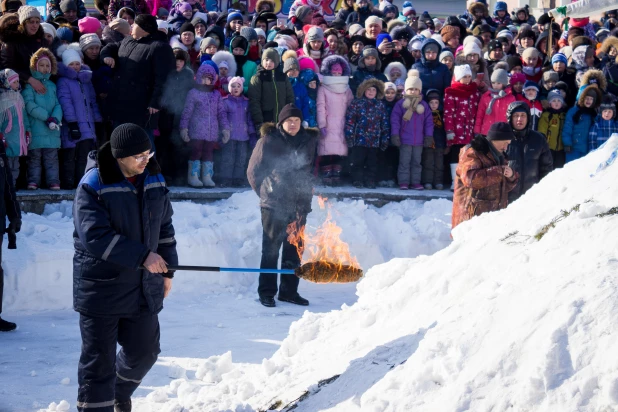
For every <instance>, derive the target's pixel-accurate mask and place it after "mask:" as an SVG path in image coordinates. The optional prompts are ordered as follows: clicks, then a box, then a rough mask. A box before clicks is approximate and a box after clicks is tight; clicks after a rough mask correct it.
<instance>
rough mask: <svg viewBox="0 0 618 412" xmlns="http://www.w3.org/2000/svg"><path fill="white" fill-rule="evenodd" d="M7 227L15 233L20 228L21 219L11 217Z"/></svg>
mask: <svg viewBox="0 0 618 412" xmlns="http://www.w3.org/2000/svg"><path fill="white" fill-rule="evenodd" d="M9 229H12V230H13V231H14V232H15V233H19V232H20V230H21V219H13V220H12V221H11V222H10V223H9Z"/></svg>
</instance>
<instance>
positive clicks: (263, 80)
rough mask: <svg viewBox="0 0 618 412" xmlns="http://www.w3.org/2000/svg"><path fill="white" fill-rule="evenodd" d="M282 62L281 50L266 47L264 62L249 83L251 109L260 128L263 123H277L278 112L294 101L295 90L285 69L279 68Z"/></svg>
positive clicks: (263, 55)
mask: <svg viewBox="0 0 618 412" xmlns="http://www.w3.org/2000/svg"><path fill="white" fill-rule="evenodd" d="M280 62H281V58H280V56H279V52H277V50H275V49H271V48H269V49H266V50H264V52H263V53H262V62H261V64H260V67H259V68H258V71H257V73H256V74H255V75H254V76H253V77H252V78H251V84H250V85H249V111H250V112H251V118H252V119H253V123H254V124H255V130H260V127H261V125H262V123H265V122H273V123H277V122H278V121H279V120H278V114H279V112H280V111H281V109H283V107H284V106H285V105H287V104H290V103H294V90H293V89H292V84H291V83H290V80H289V79H288V77H287V76H286V75H285V74H283V71H281V70H277V67H278V66H279V64H280Z"/></svg>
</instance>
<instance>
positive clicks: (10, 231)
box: [6, 219, 21, 249]
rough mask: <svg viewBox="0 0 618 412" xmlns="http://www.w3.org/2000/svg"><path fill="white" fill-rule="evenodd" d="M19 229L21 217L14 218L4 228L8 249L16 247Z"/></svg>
mask: <svg viewBox="0 0 618 412" xmlns="http://www.w3.org/2000/svg"><path fill="white" fill-rule="evenodd" d="M20 230H21V219H15V220H13V221H12V222H11V223H9V227H8V228H7V229H6V234H7V237H8V239H9V249H17V236H16V233H19V231H20Z"/></svg>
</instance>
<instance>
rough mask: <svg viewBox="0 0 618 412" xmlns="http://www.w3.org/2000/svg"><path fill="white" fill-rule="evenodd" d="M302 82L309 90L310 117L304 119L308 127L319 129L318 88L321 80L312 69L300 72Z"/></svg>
mask: <svg viewBox="0 0 618 412" xmlns="http://www.w3.org/2000/svg"><path fill="white" fill-rule="evenodd" d="M299 78H300V81H302V82H303V83H304V85H305V87H306V89H307V103H308V105H307V106H308V110H307V112H308V113H309V116H308V117H306V118H304V119H305V122H307V125H308V127H318V109H317V100H318V87H319V85H320V79H319V78H318V75H317V74H316V73H315V72H314V71H313V70H311V69H304V70H301V71H300V75H299Z"/></svg>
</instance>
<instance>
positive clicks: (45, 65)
mask: <svg viewBox="0 0 618 412" xmlns="http://www.w3.org/2000/svg"><path fill="white" fill-rule="evenodd" d="M57 69H58V63H57V61H56V57H55V56H54V54H53V53H52V52H51V51H49V50H48V49H45V48H41V49H39V50H37V51H36V52H35V53H34V54H33V55H32V57H31V58H30V73H32V77H34V78H35V79H37V80H38V81H40V82H41V83H43V85H44V86H45V90H46V91H45V93H44V94H39V93H37V92H36V91H35V90H34V88H32V86H30V85H29V84H27V85H26V88H25V89H24V91H23V92H22V96H23V98H24V102H25V104H26V112H28V120H29V121H30V127H31V129H32V140H31V142H30V146H29V149H30V153H29V159H28V189H30V190H36V189H38V187H39V186H40V185H41V165H42V166H43V167H44V168H45V177H46V179H47V186H48V187H49V188H50V189H51V190H60V173H59V164H58V149H60V120H61V119H62V107H61V106H60V102H59V101H58V97H57V96H56V85H55V84H54V83H53V82H52V81H51V80H49V78H50V77H51V75H52V74H56V72H57Z"/></svg>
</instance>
